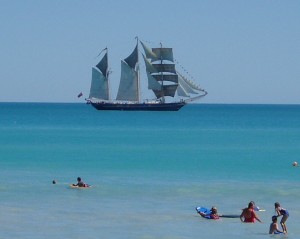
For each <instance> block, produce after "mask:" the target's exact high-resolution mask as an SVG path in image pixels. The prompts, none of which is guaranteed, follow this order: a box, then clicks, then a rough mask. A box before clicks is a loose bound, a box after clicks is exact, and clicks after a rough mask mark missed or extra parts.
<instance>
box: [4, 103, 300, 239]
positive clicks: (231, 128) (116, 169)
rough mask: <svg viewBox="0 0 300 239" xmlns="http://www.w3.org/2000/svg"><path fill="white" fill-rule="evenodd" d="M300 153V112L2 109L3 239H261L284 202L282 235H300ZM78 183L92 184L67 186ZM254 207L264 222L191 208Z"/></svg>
mask: <svg viewBox="0 0 300 239" xmlns="http://www.w3.org/2000/svg"><path fill="white" fill-rule="evenodd" d="M299 155H300V106H298V105H205V104H204V105H203V104H202V105H201V104H200V105H198V104H196V105H187V106H185V107H184V108H182V109H181V110H180V111H178V112H113V111H112V112H108V111H107V112H105V111H97V110H95V109H94V108H92V107H91V106H88V105H85V104H37V103H0V172H1V173H0V180H1V181H2V184H1V186H0V195H1V197H0V210H1V214H0V225H1V226H0V227H1V230H0V238H1V239H2V238H30V239H32V238H39V239H40V238H45V239H48V238H49V239H50V238H51V239H53V238H113V239H117V238H145V239H152V238H164V239H165V238H224V239H229V238H230V239H232V238H243V239H244V238H258V239H260V238H266V237H270V236H269V235H268V227H269V224H270V222H271V216H272V215H273V214H274V206H273V205H274V202H276V201H279V202H280V203H281V204H282V206H283V207H285V208H287V209H288V210H289V212H290V214H291V216H290V218H289V219H288V221H287V227H288V230H289V234H288V235H287V236H285V238H299V234H300V228H299V226H298V225H299V218H300V205H299V203H298V202H299V197H300V190H299V186H300V180H299V179H300V167H292V166H291V165H292V163H293V162H294V161H298V162H299V161H300V159H299ZM78 176H81V177H82V178H83V180H84V181H85V182H87V183H89V184H92V185H93V187H92V188H90V189H85V190H79V189H77V190H76V189H70V188H69V187H68V185H69V184H70V183H75V181H76V178H77V177H78ZM54 179H55V180H56V181H57V184H55V185H53V184H52V180H54ZM250 200H254V201H255V202H256V203H257V205H258V206H260V207H261V208H264V209H266V212H259V213H258V215H259V217H260V218H261V219H262V220H263V223H255V224H251V225H249V224H243V223H241V222H240V221H239V219H225V218H224V219H222V220H219V221H211V220H205V219H202V218H200V217H199V216H198V215H197V214H196V213H195V209H194V208H195V207H196V206H206V207H210V206H212V205H216V206H217V207H218V209H219V212H220V213H223V214H239V213H240V212H241V210H240V209H241V208H243V207H245V206H246V205H247V204H248V202H249V201H250ZM276 238H277V237H276Z"/></svg>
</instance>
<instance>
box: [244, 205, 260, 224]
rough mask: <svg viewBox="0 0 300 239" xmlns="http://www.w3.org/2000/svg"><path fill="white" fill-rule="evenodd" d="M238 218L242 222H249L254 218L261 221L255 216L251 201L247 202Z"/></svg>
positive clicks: (253, 220) (252, 221)
mask: <svg viewBox="0 0 300 239" xmlns="http://www.w3.org/2000/svg"><path fill="white" fill-rule="evenodd" d="M240 219H241V221H242V222H247V223H248V222H250V223H254V222H255V219H256V220H257V221H259V222H261V220H260V219H259V218H258V217H257V215H256V213H255V211H254V205H253V202H249V204H248V207H247V208H244V209H243V211H242V213H241V215H240Z"/></svg>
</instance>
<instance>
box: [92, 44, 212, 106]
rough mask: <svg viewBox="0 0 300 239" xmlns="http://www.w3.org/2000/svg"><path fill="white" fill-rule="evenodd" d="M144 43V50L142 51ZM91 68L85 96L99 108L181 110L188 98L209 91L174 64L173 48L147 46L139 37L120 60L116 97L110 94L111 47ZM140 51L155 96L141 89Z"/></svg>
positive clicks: (150, 88)
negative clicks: (148, 96) (130, 49)
mask: <svg viewBox="0 0 300 239" xmlns="http://www.w3.org/2000/svg"><path fill="white" fill-rule="evenodd" d="M140 46H142V48H143V51H144V53H140V51H139V47H140ZM100 54H103V57H102V58H101V60H100V61H99V63H98V64H97V65H96V66H94V67H93V68H92V81H91V88H90V94H89V98H87V99H86V101H87V103H88V104H91V105H92V106H93V107H95V108H96V109H97V110H125V111H178V110H179V109H181V108H182V107H183V106H185V105H186V104H187V103H188V102H191V101H194V100H197V99H200V98H201V97H204V96H205V95H206V94H207V92H206V91H205V90H204V89H202V88H200V87H199V86H198V85H196V84H195V83H194V82H193V81H191V80H189V79H187V78H186V77H185V76H183V74H180V73H179V72H178V71H177V70H176V68H175V63H174V62H175V61H174V58H173V49H172V48H165V47H163V46H162V44H160V47H158V48H148V47H147V46H146V45H145V44H144V43H143V42H142V41H140V40H139V39H137V43H136V46H135V48H134V50H133V52H132V53H131V54H130V55H129V56H128V57H127V58H125V59H123V60H121V79H120V82H119V89H118V92H117V95H116V98H115V99H113V98H112V97H111V89H110V86H111V84H110V83H111V81H110V70H109V65H108V49H107V48H105V49H104V50H103V51H102V52H101V53H100ZM140 55H142V58H143V61H144V69H145V71H146V72H145V73H144V75H145V78H147V81H148V83H147V85H148V89H147V90H148V91H149V90H150V91H151V92H152V93H151V94H152V95H153V96H151V98H149V99H145V98H143V97H142V96H141V95H142V93H141V92H142V90H141V72H140V69H141V66H140V59H139V58H140Z"/></svg>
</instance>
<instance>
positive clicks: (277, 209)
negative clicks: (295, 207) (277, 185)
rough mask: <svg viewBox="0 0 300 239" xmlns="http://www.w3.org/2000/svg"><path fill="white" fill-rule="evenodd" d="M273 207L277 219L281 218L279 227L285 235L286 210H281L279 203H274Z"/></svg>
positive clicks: (287, 214) (287, 213)
mask: <svg viewBox="0 0 300 239" xmlns="http://www.w3.org/2000/svg"><path fill="white" fill-rule="evenodd" d="M274 205H275V211H276V213H277V215H278V216H277V217H280V216H282V218H281V221H280V225H281V227H282V230H283V232H285V233H287V227H286V224H285V222H286V220H287V219H288V217H289V212H288V211H287V210H286V209H284V208H282V207H281V206H280V203H279V202H275V204H274Z"/></svg>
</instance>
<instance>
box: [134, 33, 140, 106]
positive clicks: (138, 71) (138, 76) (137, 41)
mask: <svg viewBox="0 0 300 239" xmlns="http://www.w3.org/2000/svg"><path fill="white" fill-rule="evenodd" d="M135 39H136V45H137V49H138V50H137V51H138V52H139V38H138V37H135ZM136 67H137V78H138V80H137V89H138V95H137V97H138V102H141V79H140V58H139V53H138V54H137V65H136Z"/></svg>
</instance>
